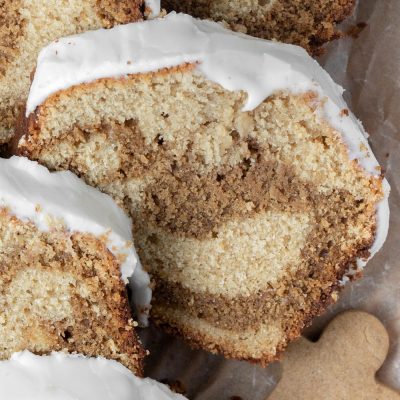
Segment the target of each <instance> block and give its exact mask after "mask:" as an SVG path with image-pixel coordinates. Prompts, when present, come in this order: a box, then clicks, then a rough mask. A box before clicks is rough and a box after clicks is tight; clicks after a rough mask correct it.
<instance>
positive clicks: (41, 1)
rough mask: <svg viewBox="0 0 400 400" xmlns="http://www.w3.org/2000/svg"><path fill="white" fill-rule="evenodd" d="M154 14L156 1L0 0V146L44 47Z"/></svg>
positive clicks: (10, 132) (24, 94)
mask: <svg viewBox="0 0 400 400" xmlns="http://www.w3.org/2000/svg"><path fill="white" fill-rule="evenodd" d="M158 6H159V5H158ZM153 9H154V10H153ZM156 13H157V0H155V1H154V0H152V1H151V2H144V1H143V0H118V1H117V0H1V1H0V145H1V144H3V143H6V142H8V141H9V140H10V138H11V137H12V134H13V128H14V122H15V119H16V118H17V116H18V114H19V109H20V107H21V105H23V104H24V103H25V101H26V96H27V94H28V90H29V83H30V79H29V77H30V74H31V73H32V72H33V70H34V68H35V62H36V58H37V55H38V53H39V50H40V49H41V48H42V47H43V46H45V45H47V44H48V43H50V42H51V41H53V40H55V39H57V38H59V37H61V36H65V35H71V34H73V33H78V32H84V31H86V30H89V29H98V28H101V27H104V28H110V27H112V26H114V25H118V24H122V23H128V22H134V21H138V20H142V19H143V18H144V17H146V15H148V16H153V15H154V14H156Z"/></svg>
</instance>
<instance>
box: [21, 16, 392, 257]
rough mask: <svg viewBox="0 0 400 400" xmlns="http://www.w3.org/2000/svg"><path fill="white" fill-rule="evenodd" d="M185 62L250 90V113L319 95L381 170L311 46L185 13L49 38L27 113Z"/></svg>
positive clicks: (383, 223) (383, 226) (352, 147)
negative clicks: (92, 87) (273, 100)
mask: <svg viewBox="0 0 400 400" xmlns="http://www.w3.org/2000/svg"><path fill="white" fill-rule="evenodd" d="M99 44H101V46H99ZM184 63H193V64H194V63H195V64H196V70H197V71H198V72H199V73H202V74H203V75H204V76H205V77H206V78H207V79H209V80H211V81H213V82H215V83H218V84H220V85H222V86H223V87H224V88H225V89H227V90H231V91H238V90H243V91H245V92H246V93H247V95H248V97H247V102H246V104H245V105H244V108H243V111H249V110H253V109H255V108H256V107H257V106H258V105H259V104H260V103H261V102H263V101H264V100H265V99H266V98H267V97H268V96H270V95H272V94H273V93H274V92H276V91H281V90H285V91H289V92H291V93H294V94H299V93H306V92H310V91H311V92H313V93H315V94H316V95H317V96H319V99H320V100H321V101H323V106H321V107H320V108H319V110H318V113H319V115H320V117H321V118H323V119H325V120H327V121H328V122H329V123H330V124H331V126H332V127H333V128H335V129H336V130H337V131H338V132H339V133H340V134H341V136H342V140H343V142H344V144H345V145H346V147H347V149H348V154H349V158H350V160H357V162H358V164H359V165H360V166H361V167H362V168H364V169H365V171H366V172H368V173H370V174H371V175H373V176H379V175H380V173H381V169H380V167H379V164H378V162H377V160H376V159H375V157H374V155H373V154H372V151H371V149H370V147H369V144H368V141H367V134H366V133H365V132H364V129H363V127H362V125H361V123H360V122H359V121H358V120H357V118H356V117H355V116H354V115H353V114H352V113H351V112H348V108H347V105H346V103H345V102H344V100H343V97H342V93H343V89H342V88H341V87H340V86H339V85H337V84H335V83H334V82H333V80H332V79H331V78H330V76H329V75H328V73H327V72H325V71H324V70H323V69H322V68H321V67H320V66H319V64H318V63H317V62H316V61H315V60H313V59H312V58H311V57H310V56H309V55H308V54H307V52H306V51H305V50H304V49H302V48H300V47H297V46H292V45H288V44H282V43H276V42H271V41H265V40H261V39H256V38H253V37H250V36H246V35H243V34H240V33H234V32H231V31H229V30H226V29H224V28H223V27H222V26H220V25H219V24H216V23H213V22H210V21H201V20H197V19H194V18H192V17H190V16H188V15H185V14H176V13H170V14H169V15H167V16H166V17H165V18H163V19H156V20H152V21H146V22H143V23H134V24H128V25H124V26H117V27H115V28H113V29H109V30H104V29H103V30H97V31H91V32H86V33H84V34H81V35H75V36H70V37H68V38H63V39H60V40H59V41H57V42H54V43H52V44H50V45H49V46H48V47H46V48H45V49H43V50H42V52H41V53H40V55H39V58H38V63H37V68H36V73H35V77H34V80H33V82H32V87H31V90H30V93H29V97H28V103H27V110H26V115H27V116H29V114H30V113H32V112H33V111H35V109H36V107H38V106H39V105H40V104H42V103H43V102H44V101H45V100H46V98H48V97H49V96H51V95H52V94H54V93H56V92H58V91H60V90H63V89H66V88H69V87H71V86H74V85H78V84H81V83H85V82H91V81H94V80H96V79H100V78H105V77H123V76H126V75H128V74H135V73H144V72H150V71H157V70H160V69H162V68H168V67H173V66H177V65H182V64H184ZM344 110H346V111H344ZM384 189H385V196H384V199H383V200H382V202H381V203H380V204H379V206H378V210H377V214H378V221H379V225H378V232H377V240H376V242H375V244H374V246H373V247H372V250H371V253H373V252H376V251H377V250H378V249H379V248H380V246H382V244H383V242H384V239H385V238H386V234H387V230H388V215H389V211H388V194H389V186H388V184H387V182H386V181H385V182H384Z"/></svg>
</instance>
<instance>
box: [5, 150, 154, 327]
mask: <svg viewBox="0 0 400 400" xmlns="http://www.w3.org/2000/svg"><path fill="white" fill-rule="evenodd" d="M0 207H6V208H7V209H9V210H10V212H11V213H12V214H13V215H15V216H16V217H17V218H18V219H20V220H23V221H28V220H29V221H32V222H33V223H34V224H35V225H36V226H37V227H38V228H39V229H40V230H43V231H48V230H50V229H51V226H52V223H54V222H61V223H62V224H63V226H64V227H65V228H66V229H67V230H68V231H71V232H87V233H90V234H92V235H95V236H97V237H99V236H102V237H103V236H104V237H105V238H106V244H107V248H108V249H109V250H110V251H111V252H112V253H113V254H114V255H115V257H116V258H117V259H118V260H120V261H122V263H121V277H122V279H123V280H124V281H127V280H129V281H130V284H131V285H132V287H133V289H134V292H135V306H136V307H137V308H143V307H145V308H148V307H149V304H150V299H151V289H150V288H149V285H148V284H149V276H148V275H147V273H146V272H145V271H144V270H143V269H142V268H141V265H140V263H138V257H137V254H136V251H135V248H134V246H133V239H132V231H131V227H132V223H131V220H130V219H129V217H128V216H126V215H125V213H124V212H123V211H122V210H121V209H120V208H119V207H118V206H117V205H116V204H115V202H114V201H113V200H112V198H111V197H110V196H108V195H106V194H104V193H101V192H100V191H98V190H96V189H94V188H92V187H90V186H88V185H86V184H85V183H84V182H83V181H82V180H81V179H79V178H78V177H76V176H75V175H74V174H73V173H71V172H54V173H51V172H49V171H48V170H47V168H45V167H43V166H41V165H39V164H38V163H36V162H34V161H29V160H28V159H26V158H24V157H12V158H10V159H1V158H0ZM144 317H145V316H142V321H143V318H144Z"/></svg>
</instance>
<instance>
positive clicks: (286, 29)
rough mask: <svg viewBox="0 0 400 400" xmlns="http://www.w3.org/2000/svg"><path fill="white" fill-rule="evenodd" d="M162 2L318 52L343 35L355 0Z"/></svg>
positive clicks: (251, 33)
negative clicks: (341, 28) (342, 30)
mask: <svg viewBox="0 0 400 400" xmlns="http://www.w3.org/2000/svg"><path fill="white" fill-rule="evenodd" d="M161 5H162V7H164V8H166V10H167V11H178V12H184V13H187V14H191V15H193V16H194V17H198V18H209V19H213V20H215V21H223V22H225V23H227V24H228V25H229V27H230V28H231V29H233V30H236V31H239V32H243V33H247V34H249V35H252V36H256V37H260V38H263V39H275V40H278V41H280V42H285V43H291V44H297V45H300V46H303V47H304V48H305V49H307V50H308V51H310V52H313V53H316V54H318V53H319V52H320V51H321V50H320V49H321V46H322V45H323V44H324V43H326V42H328V41H330V40H333V39H336V38H338V37H340V36H341V35H342V34H341V33H340V32H339V30H338V29H337V25H338V24H339V23H340V22H342V21H343V20H344V19H345V18H346V17H348V16H349V15H350V14H351V13H352V12H353V9H354V5H355V0H185V1H181V0H162V2H161Z"/></svg>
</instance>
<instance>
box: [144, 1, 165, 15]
mask: <svg viewBox="0 0 400 400" xmlns="http://www.w3.org/2000/svg"><path fill="white" fill-rule="evenodd" d="M144 4H145V7H146V8H148V9H150V10H151V13H150V14H149V15H148V17H149V18H155V17H157V16H158V15H159V14H160V11H161V4H160V0H146V1H145V2H144Z"/></svg>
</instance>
